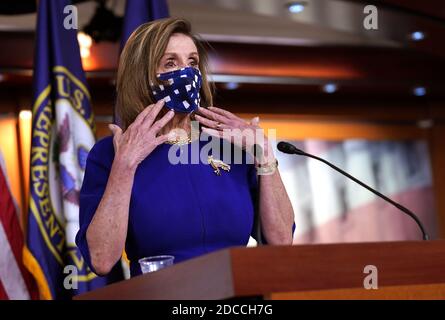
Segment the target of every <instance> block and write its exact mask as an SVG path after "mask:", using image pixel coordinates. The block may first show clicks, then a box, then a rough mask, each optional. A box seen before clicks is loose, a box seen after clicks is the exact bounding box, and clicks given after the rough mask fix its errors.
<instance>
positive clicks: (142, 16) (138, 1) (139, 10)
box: [121, 0, 169, 48]
mask: <svg viewBox="0 0 445 320" xmlns="http://www.w3.org/2000/svg"><path fill="white" fill-rule="evenodd" d="M168 16H169V12H168V6H167V2H166V0H127V3H126V5H125V17H124V26H123V29H122V37H121V48H123V47H124V45H125V43H126V42H127V40H128V38H129V37H130V35H131V33H132V32H133V31H134V30H136V28H137V27H139V26H140V25H141V24H143V23H146V22H150V21H153V20H156V19H162V18H167V17H168Z"/></svg>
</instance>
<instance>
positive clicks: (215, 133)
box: [202, 128, 223, 138]
mask: <svg viewBox="0 0 445 320" xmlns="http://www.w3.org/2000/svg"><path fill="white" fill-rule="evenodd" d="M202 131H204V132H205V133H207V134H208V135H209V136H213V137H217V138H223V132H222V131H218V130H215V129H209V128H202Z"/></svg>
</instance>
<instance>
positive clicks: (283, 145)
mask: <svg viewBox="0 0 445 320" xmlns="http://www.w3.org/2000/svg"><path fill="white" fill-rule="evenodd" d="M277 148H278V150H280V151H281V152H283V153H287V154H297V155H300V156H306V157H310V158H313V159H316V160H319V161H321V162H323V163H325V164H327V165H328V166H330V167H331V168H333V169H334V170H337V171H338V172H340V173H341V174H343V175H344V176H346V177H348V178H349V179H351V180H352V181H354V182H356V183H358V184H359V185H361V186H362V187H364V188H366V189H368V190H369V191H371V192H372V193H374V194H376V195H377V196H379V197H380V198H382V199H383V200H385V201H387V202H389V203H390V204H392V205H393V206H394V207H396V208H397V209H399V210H400V211H402V212H403V213H405V214H407V215H408V216H410V217H411V218H412V219H413V220H414V221H415V222H416V223H417V225H418V226H419V228H420V230H421V231H422V237H423V240H429V239H430V237H429V236H428V234H427V233H426V231H425V228H424V227H423V224H422V222H421V221H420V219H419V217H417V216H416V215H415V214H414V213H413V212H412V211H410V210H408V209H407V208H406V207H404V206H402V205H401V204H399V203H397V202H395V201H394V200H392V199H390V198H388V197H387V196H385V195H384V194H382V193H380V192H379V191H377V190H375V189H373V188H371V187H370V186H368V185H367V184H365V183H364V182H362V181H360V180H358V179H357V178H355V177H353V176H351V175H350V174H349V173H347V172H345V171H343V170H342V169H340V168H339V167H337V166H335V165H334V164H332V163H330V162H329V161H327V160H325V159H322V158H319V157H317V156H314V155H313V154H310V153H307V152H304V151H303V150H301V149H298V148H297V147H295V146H294V145H293V144H290V143H289V142H284V141H281V142H279V143H278V145H277Z"/></svg>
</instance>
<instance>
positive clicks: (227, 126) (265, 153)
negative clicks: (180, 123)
mask: <svg viewBox="0 0 445 320" xmlns="http://www.w3.org/2000/svg"><path fill="white" fill-rule="evenodd" d="M198 112H199V115H198V114H196V115H195V119H196V120H198V121H199V122H200V123H201V124H203V125H204V126H205V127H203V128H202V130H203V131H204V132H205V133H207V134H209V135H211V136H216V137H220V138H222V139H226V140H228V141H230V142H231V143H233V144H234V145H237V146H238V147H240V148H242V149H244V150H245V151H246V152H248V153H250V154H253V152H254V146H255V145H257V146H259V147H261V155H262V156H261V160H260V159H259V158H255V162H259V161H261V162H263V161H265V162H268V161H270V160H271V159H274V158H273V153H272V152H271V148H270V146H269V142H268V140H267V137H266V136H265V135H264V130H263V129H261V127H260V126H259V118H258V117H254V118H253V119H252V120H251V121H250V122H246V121H244V120H243V119H241V118H240V117H238V116H236V115H234V114H233V113H231V112H229V111H227V110H224V109H221V108H217V107H209V108H202V107H199V108H198Z"/></svg>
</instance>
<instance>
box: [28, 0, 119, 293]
mask: <svg viewBox="0 0 445 320" xmlns="http://www.w3.org/2000/svg"><path fill="white" fill-rule="evenodd" d="M76 15H77V10H76V8H75V7H74V6H71V5H70V2H69V1H67V0H40V1H39V2H38V17H37V34H36V46H35V57H34V66H35V67H34V84H33V85H34V95H33V110H32V112H33V120H32V142H31V162H30V195H29V212H28V218H27V224H28V225H27V233H26V247H25V250H24V263H25V265H26V267H27V268H28V269H29V270H30V271H31V273H32V274H33V275H34V277H35V278H36V280H37V283H38V286H39V292H40V296H41V298H43V299H69V298H71V297H72V296H74V295H76V294H79V293H83V292H86V291H89V290H92V289H95V288H98V287H101V286H104V285H106V284H108V283H110V282H113V281H115V280H118V279H122V273H120V272H119V270H117V268H116V269H114V270H113V272H112V274H111V275H110V276H109V277H98V276H96V275H95V274H94V273H93V272H91V270H90V269H89V268H88V267H87V265H86V263H85V261H84V260H83V258H82V255H81V254H80V251H79V250H78V248H77V246H76V245H75V236H76V233H77V230H78V229H79V190H80V187H81V184H82V180H83V175H84V171H85V164H86V158H87V155H88V152H89V150H90V148H91V147H92V146H93V145H94V142H95V139H94V129H95V128H94V117H93V113H92V110H91V105H90V93H89V91H88V89H87V86H86V80H85V75H84V72H83V69H82V63H81V60H80V53H79V45H78V42H77V30H76V29H75V28H77V26H75V24H76V23H77V17H76Z"/></svg>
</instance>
